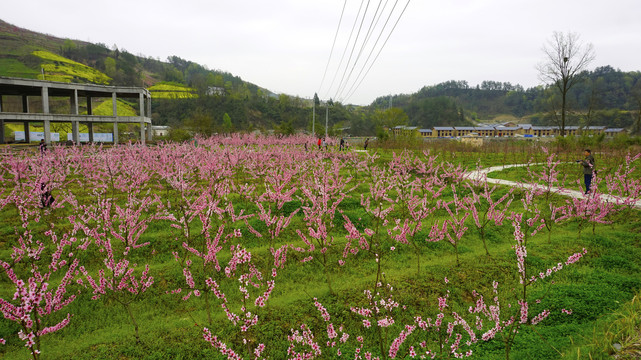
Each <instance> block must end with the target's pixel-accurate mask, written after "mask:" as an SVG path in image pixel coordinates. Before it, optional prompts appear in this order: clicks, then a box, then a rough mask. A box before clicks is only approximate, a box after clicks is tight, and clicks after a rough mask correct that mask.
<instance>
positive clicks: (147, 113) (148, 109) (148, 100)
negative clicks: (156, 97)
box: [145, 94, 151, 118]
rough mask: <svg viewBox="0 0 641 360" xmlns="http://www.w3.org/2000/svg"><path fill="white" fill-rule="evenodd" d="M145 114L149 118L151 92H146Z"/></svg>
mask: <svg viewBox="0 0 641 360" xmlns="http://www.w3.org/2000/svg"><path fill="white" fill-rule="evenodd" d="M145 114H146V115H147V117H148V118H151V94H147V112H146V113H145Z"/></svg>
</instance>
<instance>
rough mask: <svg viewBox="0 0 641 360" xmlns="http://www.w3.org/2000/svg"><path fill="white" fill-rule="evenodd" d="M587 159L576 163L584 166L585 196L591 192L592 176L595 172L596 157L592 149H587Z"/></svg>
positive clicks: (584, 153)
mask: <svg viewBox="0 0 641 360" xmlns="http://www.w3.org/2000/svg"><path fill="white" fill-rule="evenodd" d="M583 155H585V158H584V159H583V160H577V161H576V162H578V163H581V165H583V181H584V182H585V194H586V195H587V194H588V193H589V192H590V185H591V184H592V175H593V174H594V173H595V171H594V156H592V152H591V151H590V149H585V151H583Z"/></svg>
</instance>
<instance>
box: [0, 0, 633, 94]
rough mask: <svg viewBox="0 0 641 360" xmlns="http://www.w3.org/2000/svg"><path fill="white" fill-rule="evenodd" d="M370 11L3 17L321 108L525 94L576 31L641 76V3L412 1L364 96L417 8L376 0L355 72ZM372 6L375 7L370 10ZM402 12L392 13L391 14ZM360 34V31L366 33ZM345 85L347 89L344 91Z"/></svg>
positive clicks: (15, 9) (95, 10) (151, 9)
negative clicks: (193, 67) (469, 90)
mask: <svg viewBox="0 0 641 360" xmlns="http://www.w3.org/2000/svg"><path fill="white" fill-rule="evenodd" d="M345 3H346V6H345V13H344V16H343V20H342V23H341V27H340V30H339V32H338V35H337V40H336V46H335V48H334V52H333V54H332V61H331V62H330V66H329V70H328V71H327V75H326V77H325V81H324V82H323V86H322V87H321V82H322V79H323V74H324V73H325V68H326V65H327V63H328V58H329V56H330V50H331V48H332V43H333V40H334V36H335V35H336V34H337V32H336V29H337V26H338V24H339V19H340V16H341V10H342V9H343V5H344V4H345ZM361 3H362V2H361V1H358V0H348V1H347V2H345V1H344V0H325V1H311V0H298V1H294V0H271V1H249V0H233V1H232V0H228V1H219V0H211V1H205V0H182V1H175V0H174V1H168V0H154V1H149V0H144V1H138V0H111V1H86V0H83V1H77V0H56V1H51V0H40V1H35V0H20V1H14V0H11V1H9V0H0V4H1V5H0V9H2V10H1V11H0V18H1V19H2V20H4V21H7V22H9V23H11V24H13V25H16V26H19V27H23V28H27V29H30V30H34V31H38V32H43V33H48V34H51V35H54V36H57V37H62V38H71V39H78V40H85V41H91V42H100V43H104V44H107V45H108V46H113V45H117V46H118V47H119V48H121V49H126V50H127V51H129V52H131V53H134V54H141V55H145V56H151V57H154V58H160V59H161V60H165V59H166V58H167V57H168V56H170V55H176V56H180V57H182V58H184V59H187V60H191V61H194V62H197V63H199V64H202V65H206V66H207V67H209V68H210V69H219V70H223V71H227V72H230V73H232V74H234V75H236V76H240V77H241V78H242V79H243V80H245V81H249V82H252V83H254V84H256V85H259V86H262V87H265V88H267V89H269V90H271V91H274V92H278V93H286V94H289V95H298V96H301V97H306V98H311V97H312V96H313V95H314V93H315V92H318V95H319V97H321V99H322V100H324V99H327V98H330V97H331V98H334V99H339V100H341V99H342V100H343V102H344V103H353V104H360V105H366V104H369V103H371V102H372V101H373V100H374V99H375V98H376V97H378V96H385V95H388V94H400V93H412V92H415V91H417V90H419V89H420V88H422V87H423V86H425V85H434V84H437V83H439V82H443V81H447V80H467V81H468V82H469V83H470V85H472V86H474V85H476V84H479V83H481V82H482V81H483V80H493V81H501V82H511V83H512V84H517V83H518V84H521V85H523V86H524V87H526V88H527V87H531V86H536V85H539V84H540V83H541V82H540V81H539V79H538V73H537V71H536V68H535V67H536V64H537V63H539V62H541V61H542V60H543V53H542V51H541V48H542V46H543V45H544V43H545V42H546V41H547V40H548V39H550V37H551V35H552V32H553V31H561V32H568V31H572V32H576V33H578V34H579V35H580V36H581V40H582V41H583V42H586V43H592V44H593V45H594V50H595V53H596V60H595V61H594V62H593V63H592V64H591V66H590V69H594V68H596V67H598V66H603V65H611V66H613V67H614V68H619V69H621V70H623V71H637V70H641V21H640V20H639V14H641V1H639V0H609V1H602V0H601V1H597V0H536V1H533V0H449V1H448V0H442V1H428V0H423V1H420V0H413V1H410V2H409V5H408V6H407V10H406V12H405V13H404V14H403V16H402V17H400V21H399V22H398V25H397V27H396V29H395V30H394V32H393V33H392V35H391V36H390V37H389V40H388V42H387V44H386V45H385V47H384V48H383V49H382V51H381V52H380V56H379V57H378V60H377V61H376V62H375V63H374V65H373V66H372V68H371V71H370V72H369V73H368V75H367V76H366V77H365V78H364V80H363V81H362V83H360V86H359V87H358V88H355V87H353V86H355V84H357V81H356V80H357V79H359V78H358V77H357V74H359V73H360V71H361V69H363V68H365V70H367V67H364V66H363V62H364V61H365V59H366V58H367V55H368V54H369V52H370V49H371V48H372V46H373V44H374V43H375V41H376V38H377V37H378V36H379V33H381V29H382V28H383V27H382V24H383V23H384V21H385V19H386V18H387V16H388V14H390V13H391V17H390V20H389V23H388V26H387V27H386V28H385V30H384V32H383V35H382V36H381V39H380V40H379V43H378V45H377V47H376V48H375V49H374V52H373V55H372V56H371V58H370V62H371V60H372V59H373V58H374V56H375V55H376V53H377V52H378V49H380V47H381V45H382V43H383V42H384V40H385V39H386V38H387V35H388V34H389V31H390V30H391V28H392V26H393V24H394V22H396V20H397V19H398V18H399V15H400V13H401V10H402V9H403V8H404V7H405V5H406V4H407V0H398V2H396V0H388V1H386V0H382V1H380V0H370V2H369V8H368V12H367V14H368V15H367V17H366V20H365V21H364V23H363V25H362V30H361V33H360V39H359V41H358V45H357V46H356V49H355V51H354V53H353V55H352V61H351V62H350V63H349V64H350V65H349V66H348V67H347V71H345V65H346V63H347V60H348V59H349V56H350V54H351V49H352V44H353V42H354V39H355V37H356V33H357V30H355V31H354V32H353V35H352V43H350V44H349V46H347V44H348V43H347V40H348V38H349V36H350V33H351V29H352V26H353V25H354V23H355V20H356V19H357V13H358V10H359V7H360V5H361ZM363 3H364V5H363V6H365V4H367V0H365V1H364V2H363ZM395 3H396V4H397V5H396V8H395V10H394V12H390V10H391V9H392V6H393V5H394V4H395ZM379 4H380V6H381V8H383V5H384V4H386V7H385V9H384V11H382V12H380V11H379V14H383V16H382V17H381V20H380V21H379V22H378V25H377V26H376V27H374V31H373V33H372V35H371V38H370V41H369V43H368V44H369V45H367V46H366V47H365V48H364V50H363V54H362V55H361V57H360V58H359V59H360V60H359V62H357V63H356V64H355V65H354V59H356V58H357V55H358V53H359V50H360V46H361V44H362V43H363V38H364V37H365V34H366V33H367V29H368V28H369V24H370V20H371V19H372V15H373V14H375V10H376V9H377V7H378V6H379ZM379 9H380V8H379ZM359 25H360V22H358V21H357V22H356V29H358V27H359ZM346 48H347V51H346V55H345V57H344V58H343V64H342V67H341V68H339V67H338V65H339V60H340V59H341V56H342V54H343V53H344V51H345V49H346ZM352 69H353V70H352ZM365 70H364V71H363V72H362V73H361V74H362V75H364V74H365ZM350 71H351V72H352V76H351V77H350V76H349V73H350ZM344 73H345V74H346V75H345V76H344V77H343V74H344ZM335 74H338V75H337V76H335ZM362 75H361V77H362ZM334 78H335V81H334V83H333V85H332V79H334ZM341 79H344V81H343V82H342V84H344V86H345V88H344V90H343V91H341V90H339V84H341V81H340V80H341ZM330 85H332V87H330ZM349 89H352V91H349ZM350 94H351V96H349V95H350Z"/></svg>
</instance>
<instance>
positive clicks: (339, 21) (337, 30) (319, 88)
mask: <svg viewBox="0 0 641 360" xmlns="http://www.w3.org/2000/svg"><path fill="white" fill-rule="evenodd" d="M346 6H347V0H345V2H344V3H343V10H342V11H341V17H340V19H339V20H338V26H337V27H336V34H335V35H334V42H333V43H332V50H331V51H330V52H329V58H328V59H327V65H325V72H324V73H323V79H322V80H321V84H320V86H319V87H318V91H316V93H319V92H320V91H321V89H322V88H323V84H324V83H325V76H326V75H327V69H329V64H330V62H331V61H332V54H334V46H335V45H336V39H337V38H338V33H339V31H340V28H341V23H342V22H343V14H345V7H346Z"/></svg>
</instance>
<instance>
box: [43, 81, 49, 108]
mask: <svg viewBox="0 0 641 360" xmlns="http://www.w3.org/2000/svg"><path fill="white" fill-rule="evenodd" d="M42 113H43V114H48V113H49V88H48V87H46V86H43V87H42Z"/></svg>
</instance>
